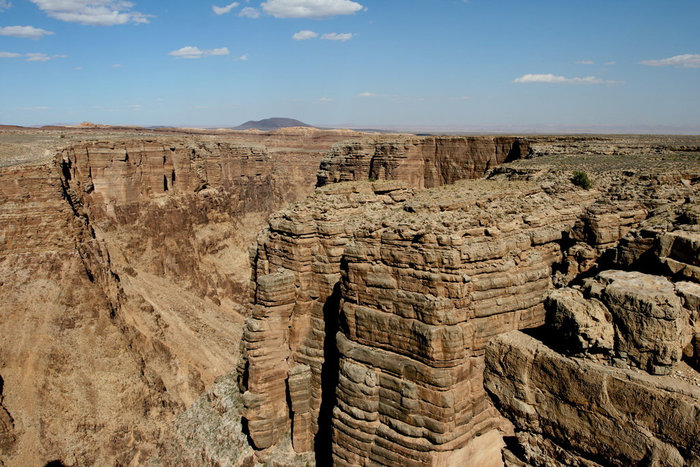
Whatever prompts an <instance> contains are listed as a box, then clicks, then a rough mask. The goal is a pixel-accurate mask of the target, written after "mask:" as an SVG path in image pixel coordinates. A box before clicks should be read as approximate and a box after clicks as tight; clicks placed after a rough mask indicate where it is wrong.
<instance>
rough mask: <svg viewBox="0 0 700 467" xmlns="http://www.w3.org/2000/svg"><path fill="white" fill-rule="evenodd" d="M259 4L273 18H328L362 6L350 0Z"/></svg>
mask: <svg viewBox="0 0 700 467" xmlns="http://www.w3.org/2000/svg"><path fill="white" fill-rule="evenodd" d="M261 6H262V9H263V11H265V13H267V14H269V15H272V16H274V17H275V18H328V17H330V16H338V15H351V14H353V13H357V12H358V11H360V10H362V9H363V8H364V7H363V6H362V5H360V4H359V3H357V2H353V1H351V0H267V1H265V2H263V3H262V4H261Z"/></svg>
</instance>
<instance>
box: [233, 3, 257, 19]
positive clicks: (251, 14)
mask: <svg viewBox="0 0 700 467" xmlns="http://www.w3.org/2000/svg"><path fill="white" fill-rule="evenodd" d="M238 16H244V17H246V18H253V19H257V18H260V12H259V11H258V10H257V9H255V8H253V7H249V6H247V7H245V8H243V9H242V10H241V12H240V13H238Z"/></svg>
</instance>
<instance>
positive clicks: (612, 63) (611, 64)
mask: <svg viewBox="0 0 700 467" xmlns="http://www.w3.org/2000/svg"><path fill="white" fill-rule="evenodd" d="M605 64H606V65H608V66H613V65H615V64H616V63H615V62H605Z"/></svg>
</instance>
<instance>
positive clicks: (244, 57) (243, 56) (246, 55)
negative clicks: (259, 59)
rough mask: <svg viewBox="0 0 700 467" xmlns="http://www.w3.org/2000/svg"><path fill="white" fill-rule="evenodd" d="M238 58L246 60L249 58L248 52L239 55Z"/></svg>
mask: <svg viewBox="0 0 700 467" xmlns="http://www.w3.org/2000/svg"><path fill="white" fill-rule="evenodd" d="M238 60H241V61H244V62H245V61H246V60H248V54H243V55H241V56H240V57H238Z"/></svg>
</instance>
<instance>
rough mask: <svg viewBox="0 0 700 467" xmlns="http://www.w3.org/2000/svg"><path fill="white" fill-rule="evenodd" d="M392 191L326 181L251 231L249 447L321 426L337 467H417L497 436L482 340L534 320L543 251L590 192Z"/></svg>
mask: <svg viewBox="0 0 700 467" xmlns="http://www.w3.org/2000/svg"><path fill="white" fill-rule="evenodd" d="M402 185H403V184H402V183H397V182H395V181H387V182H375V183H370V182H365V183H359V184H344V183H341V184H336V185H331V186H329V187H327V188H324V189H321V190H319V191H317V192H316V194H314V195H313V196H312V197H311V198H309V199H308V200H307V201H305V204H298V205H296V206H295V207H294V208H293V209H291V210H286V211H282V212H280V213H277V214H276V215H275V216H273V217H272V218H271V220H270V226H269V228H268V229H267V230H266V231H265V232H263V233H262V234H261V237H259V239H258V247H257V249H256V250H255V252H254V257H253V261H254V277H253V280H254V285H253V288H254V303H255V304H254V306H253V311H252V315H251V316H250V317H249V318H248V319H247V320H246V330H245V333H244V346H245V350H244V353H245V356H246V367H245V369H244V371H243V379H244V380H245V381H243V386H244V389H245V390H246V392H245V394H244V401H245V406H246V410H245V414H244V416H245V417H246V419H247V421H248V427H249V430H250V434H251V438H252V440H253V442H254V444H255V446H256V447H257V448H259V449H265V448H268V447H270V446H274V445H275V444H276V443H279V442H281V440H282V439H283V436H284V434H285V433H286V432H287V431H288V430H290V429H291V433H292V439H293V444H294V447H295V449H296V450H297V451H301V452H303V451H308V450H310V449H312V448H313V442H314V440H316V442H319V437H321V436H323V434H324V433H328V431H329V430H330V427H331V424H332V427H333V441H332V451H333V452H332V454H333V461H334V462H335V463H336V464H338V465H358V464H359V465H362V464H365V463H378V464H384V465H388V464H396V463H402V462H407V463H409V464H420V465H431V464H433V463H445V462H447V463H449V462H460V456H463V455H464V454H465V453H467V452H469V450H470V447H469V443H470V441H472V440H473V439H475V438H477V437H478V436H479V435H481V434H485V433H488V432H489V431H491V430H494V429H502V430H507V425H506V424H504V420H503V419H502V418H500V417H498V416H497V414H496V412H495V411H494V409H493V407H492V406H491V404H490V402H489V400H488V398H487V397H486V394H485V392H484V390H483V387H482V383H481V372H482V368H483V351H484V346H485V344H486V342H487V341H488V340H489V339H490V338H491V337H492V336H494V335H497V334H499V333H502V332H506V331H508V330H512V329H522V328H527V327H534V326H538V325H540V324H542V322H543V320H544V309H543V306H542V302H543V300H544V296H545V294H546V292H547V290H548V289H549V288H550V287H551V276H552V264H554V263H555V262H558V261H560V260H561V257H562V256H561V250H560V245H559V243H558V242H559V241H560V240H561V238H562V233H563V232H565V231H567V230H569V229H570V228H571V227H573V225H574V224H575V222H576V220H577V218H578V215H579V214H580V213H581V212H582V210H583V209H585V206H586V205H588V204H590V203H592V202H593V201H594V194H593V193H591V192H586V191H583V190H568V191H562V192H551V193H546V192H545V191H543V190H542V189H541V188H540V187H538V186H537V185H536V184H531V183H520V184H517V183H516V184H515V185H513V186H514V187H515V186H517V188H516V189H515V190H513V191H510V192H498V188H499V187H500V186H501V185H500V183H499V182H498V181H493V182H471V184H466V183H465V184H463V185H458V187H454V186H453V187H449V188H442V189H435V190H428V191H424V192H420V193H419V194H415V193H414V192H413V190H412V189H407V188H404V187H402ZM338 331H339V332H338ZM336 332H337V335H336ZM336 339H337V341H336ZM336 349H337V350H336ZM336 352H338V354H336ZM334 360H335V361H336V362H337V363H336V364H335V365H337V367H336V366H335V365H334ZM326 404H328V405H326ZM331 408H332V414H331V412H330V409H331ZM290 414H291V416H290ZM331 419H332V421H331ZM317 433H318V436H317ZM329 441H330V440H326V441H325V442H329Z"/></svg>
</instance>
